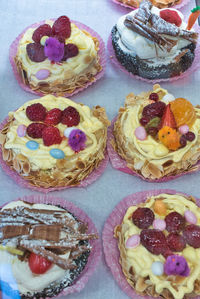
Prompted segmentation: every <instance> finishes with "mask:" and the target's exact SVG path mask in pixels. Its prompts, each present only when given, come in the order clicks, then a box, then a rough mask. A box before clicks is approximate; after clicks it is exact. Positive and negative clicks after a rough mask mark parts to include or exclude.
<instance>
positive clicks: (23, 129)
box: [17, 125, 26, 137]
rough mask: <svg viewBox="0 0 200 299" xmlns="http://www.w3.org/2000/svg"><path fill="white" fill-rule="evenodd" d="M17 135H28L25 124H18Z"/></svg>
mask: <svg viewBox="0 0 200 299" xmlns="http://www.w3.org/2000/svg"><path fill="white" fill-rule="evenodd" d="M17 135H18V136H19V137H24V136H25V135H26V126H25V125H19V126H18V128H17Z"/></svg>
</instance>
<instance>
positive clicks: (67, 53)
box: [62, 44, 79, 61]
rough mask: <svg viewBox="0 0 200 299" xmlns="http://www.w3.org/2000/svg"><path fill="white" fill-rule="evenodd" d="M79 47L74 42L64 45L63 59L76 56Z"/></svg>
mask: <svg viewBox="0 0 200 299" xmlns="http://www.w3.org/2000/svg"><path fill="white" fill-rule="evenodd" d="M78 52H79V50H78V47H77V46H76V45H74V44H67V45H65V47H64V56H63V59H62V61H65V60H67V59H68V58H71V57H74V56H76V55H78Z"/></svg>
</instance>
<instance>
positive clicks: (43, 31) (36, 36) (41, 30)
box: [32, 24, 51, 43]
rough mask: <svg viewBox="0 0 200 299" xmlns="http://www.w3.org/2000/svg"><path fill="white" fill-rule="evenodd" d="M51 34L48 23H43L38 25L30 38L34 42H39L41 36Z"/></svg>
mask: <svg viewBox="0 0 200 299" xmlns="http://www.w3.org/2000/svg"><path fill="white" fill-rule="evenodd" d="M45 35H46V36H51V26H50V25H48V24H44V25H41V26H39V27H38V28H37V29H36V30H35V31H34V32H33V36H32V39H33V40H34V42H35V43H39V42H40V40H41V38H42V37H43V36H45Z"/></svg>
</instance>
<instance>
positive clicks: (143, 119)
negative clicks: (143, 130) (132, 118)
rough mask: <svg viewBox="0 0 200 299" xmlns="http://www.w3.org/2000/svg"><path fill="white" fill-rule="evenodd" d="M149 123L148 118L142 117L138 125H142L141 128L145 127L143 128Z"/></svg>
mask: <svg viewBox="0 0 200 299" xmlns="http://www.w3.org/2000/svg"><path fill="white" fill-rule="evenodd" d="M149 121H150V118H149V117H147V116H143V117H142V118H141V119H140V123H141V125H142V126H143V127H145V126H146V125H147V124H148V122H149Z"/></svg>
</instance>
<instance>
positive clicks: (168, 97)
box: [162, 93, 175, 104]
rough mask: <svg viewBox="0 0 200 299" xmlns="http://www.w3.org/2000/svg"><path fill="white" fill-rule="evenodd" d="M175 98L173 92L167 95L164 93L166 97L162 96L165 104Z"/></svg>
mask: <svg viewBox="0 0 200 299" xmlns="http://www.w3.org/2000/svg"><path fill="white" fill-rule="evenodd" d="M174 100H175V97H174V96H173V94H171V93H167V94H166V95H164V97H163V98H162V102H164V103H165V104H168V103H169V102H172V101H174Z"/></svg>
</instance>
